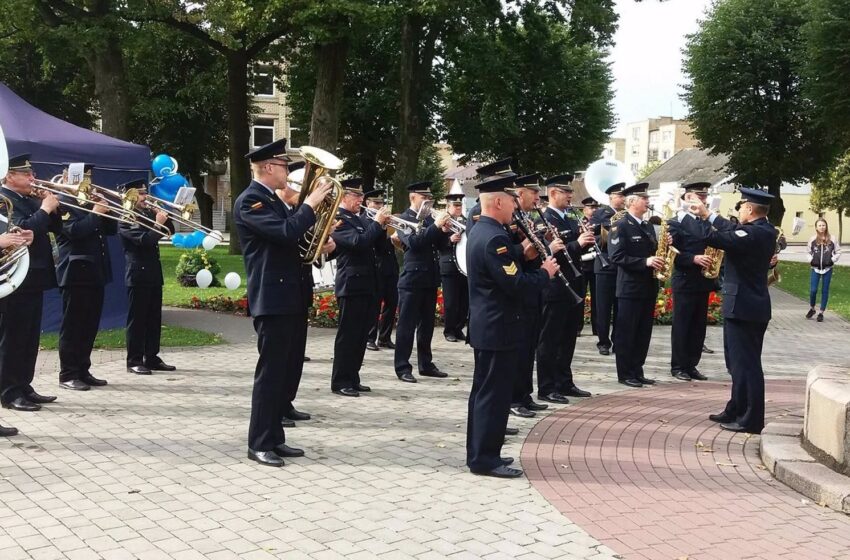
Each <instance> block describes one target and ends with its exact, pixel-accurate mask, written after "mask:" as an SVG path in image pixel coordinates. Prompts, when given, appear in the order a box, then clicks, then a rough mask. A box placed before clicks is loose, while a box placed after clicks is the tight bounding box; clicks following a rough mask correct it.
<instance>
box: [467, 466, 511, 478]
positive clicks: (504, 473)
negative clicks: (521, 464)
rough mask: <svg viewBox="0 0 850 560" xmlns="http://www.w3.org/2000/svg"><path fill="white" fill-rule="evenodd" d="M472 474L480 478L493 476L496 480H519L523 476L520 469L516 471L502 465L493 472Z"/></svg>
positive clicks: (475, 472)
mask: <svg viewBox="0 0 850 560" xmlns="http://www.w3.org/2000/svg"><path fill="white" fill-rule="evenodd" d="M471 472H472V474H477V475H479V476H493V477H496V478H519V477H521V476H522V471H521V470H520V469H515V468H513V467H508V466H507V465H500V466H498V467H496V468H495V469H493V470H489V471H471Z"/></svg>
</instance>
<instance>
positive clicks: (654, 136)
mask: <svg viewBox="0 0 850 560" xmlns="http://www.w3.org/2000/svg"><path fill="white" fill-rule="evenodd" d="M649 143H650V144H657V143H658V131H657V130H653V131H652V132H650V133H649Z"/></svg>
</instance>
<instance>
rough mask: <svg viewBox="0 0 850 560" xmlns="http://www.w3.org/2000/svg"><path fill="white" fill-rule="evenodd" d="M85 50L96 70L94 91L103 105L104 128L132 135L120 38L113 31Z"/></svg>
mask: <svg viewBox="0 0 850 560" xmlns="http://www.w3.org/2000/svg"><path fill="white" fill-rule="evenodd" d="M97 45H98V46H96V47H93V48H92V50H91V51H89V52H88V53H87V54H86V61H87V62H88V65H89V67H90V68H91V70H92V73H93V74H94V91H95V95H96V96H97V101H98V104H99V105H100V117H101V130H102V132H103V133H104V134H106V135H108V136H112V137H114V138H120V139H122V140H129V139H130V97H129V93H128V91H127V76H126V74H125V72H124V56H123V54H122V53H121V42H120V41H119V39H118V37H117V36H115V35H112V34H109V35H107V36H106V37H104V38H103V40H102V42H98V43H97Z"/></svg>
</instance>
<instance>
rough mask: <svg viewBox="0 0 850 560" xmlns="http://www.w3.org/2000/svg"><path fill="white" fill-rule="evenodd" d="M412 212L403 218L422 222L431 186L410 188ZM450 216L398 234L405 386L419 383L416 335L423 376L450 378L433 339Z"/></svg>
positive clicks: (398, 363) (398, 346)
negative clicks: (434, 350) (413, 359)
mask: <svg viewBox="0 0 850 560" xmlns="http://www.w3.org/2000/svg"><path fill="white" fill-rule="evenodd" d="M407 191H408V193H409V194H408V198H409V200H410V208H408V209H407V210H405V211H404V212H403V213H402V215H401V217H402V218H403V219H405V220H407V221H410V222H416V221H418V216H417V214H418V212H419V209H420V208H421V207H422V204H423V203H424V202H425V201H426V200H429V201H430V200H432V198H433V195H432V194H431V182H430V181H420V182H417V183H411V184H410V185H408V186H407ZM448 220H449V215H448V214H447V213H444V214H443V215H442V216H440V221H439V222H435V221H434V218H432V217H431V216H430V215H427V216H425V217H424V218H423V219H422V221H421V223H422V228H421V229H420V230H419V231H418V232H416V233H407V232H403V231H398V232H397V234H398V238H399V240H400V241H401V244H402V247H403V249H404V265H403V268H402V271H401V275H400V276H399V279H398V296H399V297H398V299H399V312H398V325H397V326H396V335H395V356H394V363H395V373H396V375H397V376H398V378H399V379H400V380H401V381H404V382H405V383H416V378H415V377H414V376H413V366H412V365H411V364H410V355H411V353H412V352H413V337H414V333H415V335H416V355H417V364H418V366H419V375H423V376H425V377H447V376H448V374H447V373H445V372H443V371H440V369H439V368H438V367H437V366H436V365H434V362H433V358H432V354H431V337H432V336H433V334H434V313H435V312H436V309H437V287H438V286H439V285H440V270H439V267H438V262H437V255H438V254H437V249H438V247H439V245H440V243H441V242H442V239H443V238H444V237H448V234H449V231H450V230H449V227H448Z"/></svg>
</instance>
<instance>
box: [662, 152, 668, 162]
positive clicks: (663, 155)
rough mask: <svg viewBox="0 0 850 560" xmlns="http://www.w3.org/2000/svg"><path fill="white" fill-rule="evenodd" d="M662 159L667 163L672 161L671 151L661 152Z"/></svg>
mask: <svg viewBox="0 0 850 560" xmlns="http://www.w3.org/2000/svg"><path fill="white" fill-rule="evenodd" d="M661 159H663V160H665V161H666V160H668V159H670V150H661Z"/></svg>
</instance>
